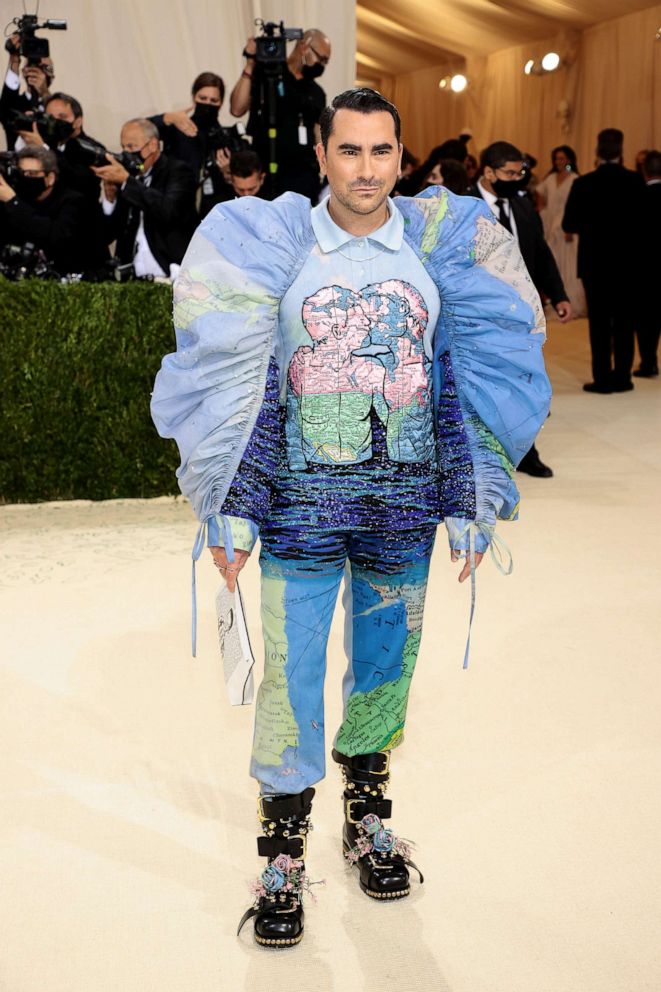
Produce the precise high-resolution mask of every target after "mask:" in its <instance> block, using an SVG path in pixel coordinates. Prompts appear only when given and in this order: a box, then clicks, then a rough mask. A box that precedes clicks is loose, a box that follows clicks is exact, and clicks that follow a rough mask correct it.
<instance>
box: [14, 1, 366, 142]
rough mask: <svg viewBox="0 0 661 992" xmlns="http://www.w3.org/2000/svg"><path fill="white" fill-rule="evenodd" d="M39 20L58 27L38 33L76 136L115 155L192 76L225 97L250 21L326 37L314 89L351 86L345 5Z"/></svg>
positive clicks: (131, 9)
mask: <svg viewBox="0 0 661 992" xmlns="http://www.w3.org/2000/svg"><path fill="white" fill-rule="evenodd" d="M1 5H2V11H3V13H4V14H6V16H5V18H4V20H3V22H2V23H3V24H5V23H6V22H7V21H8V20H9V19H10V17H13V16H15V15H17V14H18V13H19V12H20V10H21V2H20V0H19V2H13V0H12V2H11V3H10V0H1ZM46 8H47V9H46ZM28 9H29V10H33V9H34V4H32V3H30V4H28ZM40 13H41V17H42V18H45V17H61V18H65V19H67V20H68V22H69V29H68V31H66V32H59V31H48V32H46V31H44V32H42V33H41V34H42V36H43V37H48V38H49V40H50V44H51V54H52V56H53V60H54V62H55V69H56V79H55V87H56V88H57V89H60V90H63V91H64V92H65V93H71V94H72V95H73V96H75V97H77V98H78V99H79V100H80V102H81V103H82V105H83V110H84V112H85V129H86V131H87V132H88V133H89V134H91V135H93V136H94V137H95V138H98V139H99V140H100V141H103V142H104V143H105V144H106V145H108V146H109V147H110V148H116V147H117V144H118V141H119V130H120V127H121V124H122V123H123V121H125V120H127V119H128V118H129V117H136V116H139V115H142V114H144V115H146V116H149V115H151V114H156V113H159V112H161V113H162V112H163V111H165V110H174V109H181V108H183V107H185V106H186V105H187V104H188V103H190V87H191V83H192V82H193V79H194V78H195V76H196V75H197V74H198V73H199V72H202V71H204V70H211V71H213V72H217V73H219V74H220V75H221V76H222V77H223V78H224V80H225V83H226V84H227V87H228V91H229V90H230V89H231V87H232V86H233V85H234V83H235V82H236V80H237V79H238V76H239V73H240V72H241V69H242V67H243V59H242V57H241V51H242V49H243V46H244V44H245V40H246V38H247V37H248V35H249V34H251V33H252V34H254V33H255V30H256V29H255V26H254V19H255V18H256V17H261V18H263V19H264V20H274V21H279V20H280V19H281V18H283V17H284V19H285V25H286V26H287V27H302V28H309V27H318V28H320V29H321V30H322V31H326V32H327V33H328V35H329V37H330V39H331V41H332V42H333V57H332V60H331V64H330V65H329V67H328V69H327V70H326V73H325V75H324V77H323V79H322V80H321V81H320V82H321V84H322V86H323V87H324V89H325V90H326V94H327V96H328V97H329V99H330V98H331V97H332V96H334V95H335V94H336V93H337V92H339V91H341V90H343V89H346V88H347V87H349V86H352V85H353V78H354V73H355V51H356V14H355V0H335V2H334V3H332V4H329V3H326V2H325V0H287V2H286V3H283V2H282V0H137V2H136V0H110V2H105V3H104V2H101V0H57V2H56V0H52V2H51V0H49V2H48V3H47V4H44V3H42V5H41V11H40ZM2 60H4V55H2ZM227 103H228V100H226V103H225V107H224V108H223V111H222V112H221V120H222V121H223V122H224V123H226V124H228V123H233V122H234V119H233V118H232V117H231V116H230V114H229V110H228V109H227ZM0 135H1V137H0V141H3V147H4V134H2V132H1V131H0Z"/></svg>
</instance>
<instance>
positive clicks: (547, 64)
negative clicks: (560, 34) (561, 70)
mask: <svg viewBox="0 0 661 992" xmlns="http://www.w3.org/2000/svg"><path fill="white" fill-rule="evenodd" d="M559 65H560V56H559V55H558V53H557V52H547V53H546V55H545V56H544V58H543V59H542V69H544V71H545V72H553V70H554V69H557V68H558V66H559Z"/></svg>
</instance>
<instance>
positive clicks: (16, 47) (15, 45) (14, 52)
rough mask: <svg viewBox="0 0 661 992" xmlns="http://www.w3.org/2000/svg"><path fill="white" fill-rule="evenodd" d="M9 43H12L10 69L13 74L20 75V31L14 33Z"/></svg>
mask: <svg viewBox="0 0 661 992" xmlns="http://www.w3.org/2000/svg"><path fill="white" fill-rule="evenodd" d="M9 41H10V43H11V50H10V52H9V68H10V69H11V71H12V72H15V73H16V75H18V70H19V69H20V67H21V36H20V34H19V33H18V31H14V33H13V34H12V35H10V36H9Z"/></svg>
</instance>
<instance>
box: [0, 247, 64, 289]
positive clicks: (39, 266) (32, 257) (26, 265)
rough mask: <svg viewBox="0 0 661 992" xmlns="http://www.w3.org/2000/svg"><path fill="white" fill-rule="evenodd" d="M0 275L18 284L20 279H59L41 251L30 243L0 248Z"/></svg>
mask: <svg viewBox="0 0 661 992" xmlns="http://www.w3.org/2000/svg"><path fill="white" fill-rule="evenodd" d="M0 275H3V276H4V277H5V279H11V280H13V281H14V282H18V281H19V280H21V279H28V278H33V279H59V278H60V275H59V273H58V272H57V271H56V270H55V269H54V268H53V266H52V265H51V263H50V262H49V261H48V259H47V258H46V256H45V255H44V253H43V251H41V250H40V249H38V248H35V246H34V245H33V244H32V242H30V241H26V243H25V244H24V245H4V246H3V247H2V248H0Z"/></svg>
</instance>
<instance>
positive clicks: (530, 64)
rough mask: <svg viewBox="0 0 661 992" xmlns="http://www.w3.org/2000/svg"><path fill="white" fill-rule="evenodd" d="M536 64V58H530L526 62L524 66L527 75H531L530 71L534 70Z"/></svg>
mask: <svg viewBox="0 0 661 992" xmlns="http://www.w3.org/2000/svg"><path fill="white" fill-rule="evenodd" d="M534 64H535V60H534V59H528V61H527V62H526V64H525V65H524V67H523V71H524V72H525V74H526V76H529V75H530V73H531V72H532V70H533V66H534Z"/></svg>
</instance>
